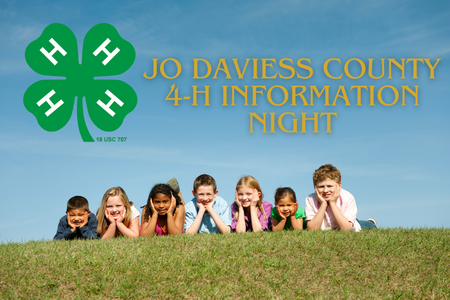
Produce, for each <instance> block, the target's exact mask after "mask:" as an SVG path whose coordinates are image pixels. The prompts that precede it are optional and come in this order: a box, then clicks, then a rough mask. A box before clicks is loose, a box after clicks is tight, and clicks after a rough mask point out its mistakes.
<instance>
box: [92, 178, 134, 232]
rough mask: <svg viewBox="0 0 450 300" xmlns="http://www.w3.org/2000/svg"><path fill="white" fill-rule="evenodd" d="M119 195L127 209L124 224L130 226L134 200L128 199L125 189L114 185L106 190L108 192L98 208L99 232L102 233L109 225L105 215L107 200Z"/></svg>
mask: <svg viewBox="0 0 450 300" xmlns="http://www.w3.org/2000/svg"><path fill="white" fill-rule="evenodd" d="M114 196H119V197H120V199H122V202H123V205H124V206H125V208H126V209H127V212H126V214H125V219H123V224H124V225H125V226H126V227H128V226H129V225H130V223H131V216H132V212H131V205H132V202H130V200H128V196H127V194H126V193H125V191H124V190H123V189H122V188H121V187H120V186H118V187H113V188H110V189H109V190H107V191H106V193H105V194H104V195H103V199H102V203H101V204H100V207H99V208H98V210H97V222H98V225H97V233H98V234H101V233H102V231H103V230H104V229H106V228H108V226H109V221H108V219H107V218H106V216H105V210H106V202H107V201H108V199H109V197H114Z"/></svg>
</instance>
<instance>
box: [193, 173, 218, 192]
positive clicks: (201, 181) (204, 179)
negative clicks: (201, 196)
mask: <svg viewBox="0 0 450 300" xmlns="http://www.w3.org/2000/svg"><path fill="white" fill-rule="evenodd" d="M201 186H212V188H213V190H214V192H215V191H217V185H216V181H215V180H214V178H212V176H211V175H207V174H202V175H200V176H198V177H197V178H195V180H194V187H193V188H194V192H195V193H196V192H197V189H198V188H199V187H201Z"/></svg>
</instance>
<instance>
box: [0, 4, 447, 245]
mask: <svg viewBox="0 0 450 300" xmlns="http://www.w3.org/2000/svg"><path fill="white" fill-rule="evenodd" d="M449 19H450V4H449V2H448V1H433V2H427V3H425V2H423V1H372V2H361V1H331V0H327V1H315V2H312V1H222V2H220V3H219V2H212V1H189V2H188V1H164V2H163V1H135V2H132V3H127V4H124V3H123V2H122V1H95V2H92V1H79V2H77V3H75V2H73V3H66V2H60V1H7V0H3V1H1V2H0V45H1V47H0V91H1V94H0V95H1V96H0V101H1V105H2V109H1V110H0V141H1V142H0V169H1V172H0V182H1V190H2V200H1V206H2V212H3V217H2V218H1V220H0V240H1V241H2V242H8V241H28V240H37V239H51V238H53V236H54V234H55V232H56V227H57V223H58V220H59V218H60V217H61V216H62V215H63V214H64V212H65V208H66V203H67V200H68V199H69V198H70V197H72V196H74V195H83V196H85V197H86V198H87V199H88V200H89V202H90V207H91V210H92V211H93V212H95V211H96V210H97V208H98V207H99V205H100V201H101V198H102V195H103V193H104V192H105V191H106V190H107V189H108V188H110V187H113V186H122V187H123V188H124V189H125V191H126V192H127V194H128V196H129V197H130V199H131V200H132V201H134V203H135V204H136V206H142V205H144V204H145V203H146V199H147V196H148V193H149V191H150V189H151V187H152V186H153V185H154V184H155V183H157V182H161V181H167V180H168V179H170V178H172V177H177V178H178V180H179V183H180V185H181V191H182V193H183V195H184V197H185V199H190V198H191V196H190V195H191V190H192V182H193V180H194V179H195V177H197V176H198V175H200V174H203V173H207V174H210V175H212V176H213V177H214V178H215V179H216V181H217V183H218V190H219V194H220V195H221V196H222V197H223V198H224V199H226V200H227V201H228V203H229V204H231V203H232V201H233V200H234V199H233V198H234V187H235V184H236V182H237V181H238V179H239V178H240V177H241V176H242V175H253V176H254V177H255V178H256V179H257V180H258V181H259V182H260V185H261V187H262V190H263V193H264V194H265V200H267V201H270V202H272V203H273V194H274V192H275V189H276V188H277V187H280V186H290V187H292V188H293V189H294V190H295V192H296V194H297V198H298V199H299V202H300V205H301V206H302V207H304V199H305V197H306V196H307V195H308V194H309V193H311V192H313V184H312V174H313V172H314V170H316V169H317V168H318V167H319V166H320V165H323V164H325V163H332V164H333V165H335V166H336V167H338V168H339V169H340V170H341V172H342V175H343V178H342V183H343V188H344V189H347V190H348V191H350V192H351V193H352V194H353V195H354V196H355V198H356V202H357V206H358V217H359V218H361V219H367V218H369V217H373V218H375V219H376V220H377V221H378V223H379V224H380V226H382V227H408V228H411V227H450V218H449V217H448V213H447V212H448V211H449V209H450V197H449V196H448V193H446V192H445V189H446V186H447V184H448V180H449V176H448V169H449V167H450V160H449V158H448V153H449V150H450V149H449V148H450V147H449V145H450V142H449V131H448V130H449V128H450V127H449V118H448V111H449V109H450V101H449V100H450V99H449V96H448V95H449V93H450V88H449V84H448V83H449V75H450V73H449V64H448V61H449V58H450V38H449V37H450V22H449V21H448V20H449ZM52 23H62V24H65V25H66V26H68V27H69V28H70V29H71V30H72V31H73V32H74V34H75V35H76V37H77V41H78V47H79V52H80V53H81V48H82V45H83V38H84V36H85V35H86V33H87V32H88V30H89V29H90V28H91V27H93V26H94V25H96V24H98V23H109V24H111V25H113V26H114V27H115V28H116V29H117V30H118V32H119V33H120V35H121V36H122V37H123V38H124V39H126V40H127V41H129V42H130V43H131V44H132V45H133V46H134V48H135V50H136V60H135V62H134V64H133V66H132V67H131V68H130V69H129V70H128V71H127V72H126V73H124V74H122V75H119V76H115V77H114V78H115V79H119V80H122V81H125V82H127V83H128V84H129V85H131V86H132V87H133V89H134V90H135V91H136V93H137V96H138V104H137V107H136V108H135V110H134V111H133V112H131V113H130V114H129V115H128V116H127V117H126V118H125V121H124V123H123V125H122V126H121V127H120V128H119V129H118V130H116V131H114V132H104V131H101V130H100V129H98V128H96V127H95V125H94V124H93V123H92V121H91V120H90V119H89V116H88V113H87V110H86V108H85V111H84V112H85V116H86V119H87V120H86V122H87V126H88V128H89V131H90V133H91V135H92V136H93V137H94V138H96V137H103V138H104V137H127V141H126V142H125V143H105V142H102V143H100V142H96V143H83V142H82V140H81V137H80V134H79V131H78V125H77V119H76V114H75V113H73V114H72V117H71V119H70V121H69V122H68V123H67V125H66V126H65V127H64V128H62V129H61V130H59V131H56V132H47V131H45V130H43V129H42V128H41V127H40V126H39V125H38V123H37V121H36V118H35V117H34V116H33V115H32V114H31V113H29V112H28V111H27V110H26V109H25V107H24V104H23V95H24V93H25V91H26V90H27V88H28V87H29V86H30V85H31V84H33V83H34V82H36V81H38V80H42V79H49V77H45V76H42V75H39V74H37V73H35V72H34V71H33V70H31V68H30V67H29V66H28V65H27V63H26V61H25V58H24V52H25V49H26V47H27V45H28V44H29V43H31V42H32V41H34V40H35V39H37V38H38V37H39V36H40V34H41V33H42V31H43V30H44V29H45V27H46V26H48V25H50V24H52ZM153 58H158V62H161V61H163V60H164V59H166V58H174V59H177V60H178V61H179V62H180V64H181V66H182V72H181V75H180V76H179V77H178V78H176V79H166V78H164V77H162V76H161V75H158V76H156V77H155V78H154V79H151V80H149V79H145V78H144V77H143V74H144V72H145V71H147V73H151V72H152V67H153V65H152V59H153ZM194 58H203V59H206V60H208V61H209V62H210V63H211V65H212V68H213V71H212V72H213V73H214V72H215V68H216V67H217V64H218V63H219V59H220V58H224V59H225V60H226V62H227V64H228V67H229V69H230V74H231V77H232V78H231V79H226V78H225V76H224V74H223V73H219V75H218V78H217V79H212V78H211V77H212V75H211V76H210V78H207V79H193V78H192V77H193V75H192V74H193V59H194ZM233 58H237V59H238V61H239V63H240V64H243V63H245V59H246V58H250V59H253V58H258V59H259V60H258V61H259V63H261V59H262V58H273V59H275V60H276V62H277V64H274V69H273V70H269V72H272V73H270V74H275V73H276V72H277V71H280V72H286V70H283V69H282V68H280V66H279V64H278V63H279V61H280V59H282V58H290V59H292V60H293V61H294V63H295V62H296V61H297V60H298V59H299V58H308V59H310V61H311V65H310V66H311V67H312V68H313V70H314V73H313V76H312V77H311V78H309V79H297V78H292V79H261V78H259V79H253V78H252V74H251V72H250V71H252V67H253V65H252V60H250V62H249V66H248V70H247V72H248V73H246V75H245V76H244V78H243V79H238V77H237V75H236V71H235V70H234V67H233V62H232V59H233ZM329 58H339V59H340V60H341V64H338V63H336V64H332V65H330V70H331V72H333V74H339V73H341V72H342V71H343V67H344V64H345V62H346V61H347V60H349V59H351V58H359V59H361V60H362V61H363V62H365V64H366V66H367V65H368V59H369V58H373V59H374V63H375V71H374V72H375V73H377V72H381V60H380V59H381V58H385V59H386V61H385V67H386V70H385V72H386V74H385V76H384V77H383V78H382V79H371V78H370V77H369V76H368V75H367V70H366V74H365V75H364V76H363V77H361V78H360V79H349V78H346V76H345V75H344V76H343V78H342V79H339V80H335V79H330V78H328V77H326V76H325V75H324V72H323V69H322V65H323V63H324V62H325V61H326V60H327V59H329ZM388 58H394V59H396V60H397V61H400V60H401V58H406V59H408V58H429V59H430V61H431V62H432V63H435V61H436V59H437V58H440V59H441V60H440V62H439V63H438V65H437V67H436V69H435V79H429V70H428V68H427V67H426V65H425V64H422V63H419V65H418V79H412V64H411V63H410V64H407V65H406V68H405V79H400V77H401V74H400V72H399V71H398V70H393V73H392V77H393V78H392V79H388V78H387V67H388V64H387V59H388ZM168 67H170V65H169V64H168ZM296 70H297V71H299V72H301V71H302V70H301V69H299V68H296ZM351 71H352V72H355V74H356V73H357V72H358V71H359V69H358V67H357V66H356V65H354V64H352V65H351ZM168 72H169V73H170V72H171V70H169V68H168ZM260 72H261V70H260V69H259V74H260ZM285 74H286V73H285ZM303 74H306V73H303ZM377 74H381V73H377ZM259 77H260V75H259ZM172 84H175V85H176V86H178V87H179V92H180V95H181V96H192V88H191V86H192V85H198V86H199V90H203V86H205V85H209V86H210V104H211V105H210V106H203V102H204V100H203V97H202V96H200V97H199V106H191V104H192V100H183V101H181V103H180V106H178V107H175V106H173V102H172V101H165V100H164V99H165V98H166V96H167V94H168V93H169V91H170V86H171V85H172ZM222 85H238V86H240V87H241V88H243V86H244V85H249V88H251V86H252V85H265V86H266V87H267V89H268V88H270V87H271V86H274V85H281V86H284V87H286V88H287V89H288V91H289V90H290V87H291V86H292V85H304V86H306V87H308V90H307V92H306V94H307V95H308V94H309V86H311V85H316V86H317V87H318V88H319V89H321V88H322V87H323V86H324V85H329V86H330V98H331V101H333V100H334V96H335V94H336V91H337V89H338V86H339V85H343V86H345V88H346V91H347V94H348V97H349V101H350V104H351V105H350V106H344V101H342V100H338V102H337V105H336V106H328V107H326V106H324V105H323V100H320V99H317V98H316V99H315V100H314V106H303V105H301V103H300V101H299V100H298V103H297V104H298V105H297V106H290V105H289V104H286V105H283V106H279V107H275V106H273V105H271V104H269V102H268V101H267V95H263V96H260V97H259V98H258V99H259V100H258V105H257V106H244V105H243V101H242V97H240V96H238V97H237V98H236V101H237V102H236V106H222ZM352 85H367V86H369V85H374V86H375V91H376V92H377V91H378V89H379V88H380V87H382V86H385V85H392V86H394V87H396V88H397V89H399V91H400V92H401V86H402V85H408V86H410V87H413V86H414V85H419V106H413V105H412V104H413V102H414V101H413V100H411V98H408V97H407V100H406V101H407V102H406V103H407V105H406V106H401V105H400V104H401V98H400V99H399V101H398V102H397V103H396V104H395V105H392V106H389V107H388V106H383V105H381V104H380V103H379V102H377V101H376V103H375V104H376V105H375V106H369V105H368V96H367V93H366V94H364V92H363V98H362V103H363V105H362V106H356V105H355V104H356V91H355V90H352V91H350V87H351V86H352ZM230 92H231V90H229V97H230ZM274 95H275V96H274V99H280V98H276V97H277V94H274ZM383 95H386V96H384V97H386V99H392V98H389V97H392V95H391V94H389V92H388V91H387V92H386V94H383ZM278 96H279V95H278ZM400 97H401V94H400ZM307 98H308V97H307ZM408 99H409V100H408ZM229 101H230V100H229ZM408 101H409V102H408ZM288 103H290V101H288ZM74 111H75V110H74ZM250 112H256V113H258V114H259V115H262V113H263V112H266V113H267V115H269V112H275V113H276V115H277V116H279V115H280V114H281V113H284V112H292V113H294V114H295V115H296V118H298V119H299V121H301V113H302V112H306V113H307V114H308V115H307V116H308V117H311V116H312V113H313V112H319V113H320V112H335V113H337V114H338V118H337V119H332V133H326V132H325V130H326V128H325V125H324V124H325V123H323V120H321V123H320V124H319V131H320V132H319V133H313V132H312V126H309V125H308V126H309V127H308V132H307V133H286V132H282V131H281V130H279V129H277V131H276V132H275V133H262V132H261V131H262V126H261V125H258V124H255V126H254V133H249V130H250V127H249V123H250V118H249V113H250ZM322 119H323V118H322ZM285 122H286V123H284V124H285V126H286V128H288V129H289V128H292V123H290V122H289V120H288V119H286V120H285ZM269 124H270V123H268V125H267V126H269ZM300 127H301V122H300V124H299V130H300Z"/></svg>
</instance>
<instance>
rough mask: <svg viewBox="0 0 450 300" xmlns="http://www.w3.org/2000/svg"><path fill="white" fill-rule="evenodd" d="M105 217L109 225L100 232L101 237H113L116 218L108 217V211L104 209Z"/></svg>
mask: <svg viewBox="0 0 450 300" xmlns="http://www.w3.org/2000/svg"><path fill="white" fill-rule="evenodd" d="M105 217H106V219H108V221H109V226H108V228H106V229H103V231H102V233H100V237H101V238H102V239H109V238H113V237H114V236H115V235H116V229H117V228H116V220H114V219H113V218H111V217H110V215H109V213H108V211H105Z"/></svg>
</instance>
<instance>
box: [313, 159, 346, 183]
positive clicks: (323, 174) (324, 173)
mask: <svg viewBox="0 0 450 300" xmlns="http://www.w3.org/2000/svg"><path fill="white" fill-rule="evenodd" d="M327 179H331V180H334V181H336V183H341V172H339V170H338V169H337V168H336V167H335V166H333V165H331V164H326V165H323V166H320V168H318V169H317V170H316V171H315V172H314V174H313V182H314V186H316V185H317V183H319V182H321V181H325V180H327Z"/></svg>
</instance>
